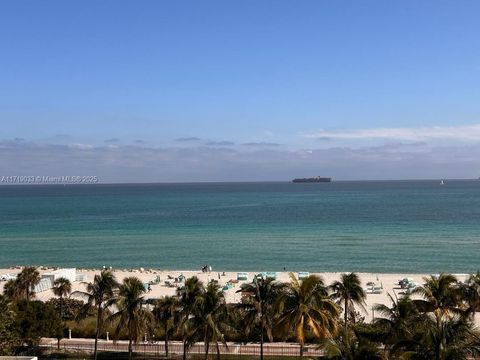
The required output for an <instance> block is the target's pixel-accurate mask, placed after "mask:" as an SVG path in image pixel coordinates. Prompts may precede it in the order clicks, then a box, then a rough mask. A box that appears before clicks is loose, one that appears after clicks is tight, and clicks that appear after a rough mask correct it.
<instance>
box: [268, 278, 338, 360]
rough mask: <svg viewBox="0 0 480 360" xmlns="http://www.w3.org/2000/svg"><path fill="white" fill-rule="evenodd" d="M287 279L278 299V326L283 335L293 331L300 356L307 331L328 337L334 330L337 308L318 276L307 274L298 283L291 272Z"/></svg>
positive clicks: (320, 337) (319, 336)
mask: <svg viewBox="0 0 480 360" xmlns="http://www.w3.org/2000/svg"><path fill="white" fill-rule="evenodd" d="M290 280H291V282H290V283H289V284H288V285H287V287H286V289H285V291H284V292H282V294H280V297H279V299H278V311H279V313H280V317H279V320H278V325H279V327H280V329H281V330H282V332H283V333H284V334H288V333H289V332H290V331H291V330H292V329H293V330H294V332H295V337H296V339H297V341H298V343H299V344H300V357H303V347H304V344H305V337H306V336H305V335H306V332H307V330H310V331H311V332H312V333H313V335H314V336H315V337H316V338H318V339H325V338H331V337H332V336H333V335H334V334H335V332H336V330H337V322H338V316H339V314H340V309H339V307H338V305H337V304H335V302H334V301H333V300H332V299H330V297H329V296H328V291H327V288H326V287H325V284H324V281H323V279H322V278H321V277H319V276H316V275H310V276H308V277H306V278H305V279H303V281H302V282H299V281H298V280H297V279H296V277H295V275H294V274H293V273H290Z"/></svg>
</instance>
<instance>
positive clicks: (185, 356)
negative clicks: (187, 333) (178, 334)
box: [183, 339, 187, 360]
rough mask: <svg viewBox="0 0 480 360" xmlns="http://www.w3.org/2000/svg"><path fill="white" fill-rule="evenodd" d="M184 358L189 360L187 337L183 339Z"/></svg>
mask: <svg viewBox="0 0 480 360" xmlns="http://www.w3.org/2000/svg"><path fill="white" fill-rule="evenodd" d="M183 360H187V339H183Z"/></svg>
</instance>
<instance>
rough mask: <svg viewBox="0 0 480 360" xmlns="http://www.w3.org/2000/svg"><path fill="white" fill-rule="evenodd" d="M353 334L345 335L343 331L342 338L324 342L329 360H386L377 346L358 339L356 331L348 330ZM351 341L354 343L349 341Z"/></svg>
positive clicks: (323, 345) (323, 346) (324, 348)
mask: <svg viewBox="0 0 480 360" xmlns="http://www.w3.org/2000/svg"><path fill="white" fill-rule="evenodd" d="M343 330H345V329H343ZM347 331H349V332H351V334H348V335H347V334H345V333H344V332H343V331H342V332H341V334H340V336H337V337H335V338H329V339H325V340H324V341H323V342H322V344H321V345H322V348H323V350H324V351H325V356H326V358H327V359H332V360H384V359H386V357H385V355H384V354H383V353H382V351H381V349H379V347H378V346H377V344H375V343H373V342H371V341H369V340H367V339H364V338H361V337H358V336H357V335H356V334H355V332H354V331H352V330H351V329H347ZM347 339H351V340H354V341H347Z"/></svg>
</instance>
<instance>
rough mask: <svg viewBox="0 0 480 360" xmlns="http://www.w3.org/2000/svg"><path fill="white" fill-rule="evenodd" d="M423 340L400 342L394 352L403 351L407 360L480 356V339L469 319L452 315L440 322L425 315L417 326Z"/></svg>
mask: <svg viewBox="0 0 480 360" xmlns="http://www.w3.org/2000/svg"><path fill="white" fill-rule="evenodd" d="M416 326H417V327H419V328H418V330H417V332H418V333H419V335H420V337H419V338H418V339H414V340H407V341H399V342H398V343H397V344H395V345H394V348H393V351H403V352H404V354H405V355H406V356H407V358H408V359H419V360H430V359H434V360H450V359H455V360H467V359H476V358H477V357H478V356H479V355H480V338H479V336H478V334H477V333H476V332H475V331H474V327H473V324H472V322H471V321H470V320H469V319H468V317H467V316H463V315H452V316H450V317H446V318H443V319H441V320H440V326H439V322H438V318H437V317H436V316H435V315H434V314H432V313H429V314H426V315H425V316H424V320H423V321H422V322H418V323H417V324H416Z"/></svg>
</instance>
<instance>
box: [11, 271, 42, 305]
mask: <svg viewBox="0 0 480 360" xmlns="http://www.w3.org/2000/svg"><path fill="white" fill-rule="evenodd" d="M39 282H40V273H39V272H38V270H37V269H36V268H35V267H33V266H27V267H25V268H23V270H22V271H21V272H20V273H19V274H18V275H17V278H16V279H11V280H9V281H7V283H6V284H5V287H4V294H5V296H7V297H8V298H9V299H12V300H27V301H30V300H31V299H32V298H34V297H35V292H34V289H35V285H37V284H38V283H39Z"/></svg>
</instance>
